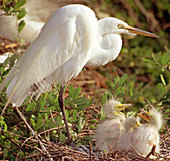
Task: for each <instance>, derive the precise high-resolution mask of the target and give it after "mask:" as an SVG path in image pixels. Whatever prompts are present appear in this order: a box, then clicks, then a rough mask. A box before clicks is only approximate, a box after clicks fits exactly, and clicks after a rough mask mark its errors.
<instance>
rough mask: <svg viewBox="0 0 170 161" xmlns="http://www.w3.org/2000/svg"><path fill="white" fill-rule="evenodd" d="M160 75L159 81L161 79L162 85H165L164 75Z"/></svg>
mask: <svg viewBox="0 0 170 161" xmlns="http://www.w3.org/2000/svg"><path fill="white" fill-rule="evenodd" d="M160 77H161V81H162V83H163V85H164V86H165V87H166V82H165V79H164V76H163V75H162V74H161V75H160Z"/></svg>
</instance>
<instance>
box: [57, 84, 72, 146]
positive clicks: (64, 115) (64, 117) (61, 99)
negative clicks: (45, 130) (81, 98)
mask: <svg viewBox="0 0 170 161" xmlns="http://www.w3.org/2000/svg"><path fill="white" fill-rule="evenodd" d="M63 89H64V87H63V86H62V85H61V88H60V93H59V97H58V102H59V106H60V108H61V112H62V115H63V119H64V123H65V127H66V131H67V136H68V139H67V141H66V143H67V144H71V143H72V142H73V139H72V137H71V135H70V132H69V127H68V122H67V118H66V113H65V107H64V103H63Z"/></svg>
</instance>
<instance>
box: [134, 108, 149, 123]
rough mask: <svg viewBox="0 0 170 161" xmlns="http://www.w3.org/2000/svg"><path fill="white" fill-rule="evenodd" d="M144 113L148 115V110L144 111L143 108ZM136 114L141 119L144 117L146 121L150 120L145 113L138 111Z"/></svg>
mask: <svg viewBox="0 0 170 161" xmlns="http://www.w3.org/2000/svg"><path fill="white" fill-rule="evenodd" d="M142 111H143V112H144V113H145V114H146V115H149V112H148V111H145V110H142ZM137 115H138V116H139V117H141V118H142V119H144V120H145V121H146V122H148V123H149V122H150V119H149V117H148V116H146V115H142V114H140V113H137Z"/></svg>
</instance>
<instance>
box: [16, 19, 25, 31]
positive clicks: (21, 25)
mask: <svg viewBox="0 0 170 161" xmlns="http://www.w3.org/2000/svg"><path fill="white" fill-rule="evenodd" d="M24 26H25V21H24V20H22V21H21V22H20V23H19V27H18V32H19V33H20V32H21V31H22V29H23V28H24Z"/></svg>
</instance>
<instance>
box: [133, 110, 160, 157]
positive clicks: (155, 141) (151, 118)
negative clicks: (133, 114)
mask: <svg viewBox="0 0 170 161" xmlns="http://www.w3.org/2000/svg"><path fill="white" fill-rule="evenodd" d="M143 111H144V110H143ZM145 113H146V114H147V115H148V117H146V116H144V115H142V114H138V115H139V116H141V117H142V118H143V119H145V120H146V121H147V122H148V123H146V124H142V126H139V127H138V128H137V129H136V130H135V132H134V133H133V143H132V146H133V147H134V148H135V150H136V151H137V152H138V153H140V154H141V155H144V156H147V155H148V154H149V153H150V152H151V150H152V148H153V146H156V149H155V151H156V152H157V153H159V152H160V148H159V141H160V136H159V130H160V129H161V127H162V124H163V121H162V116H161V113H160V112H158V111H157V110H156V109H155V108H154V107H152V109H150V110H149V112H147V111H145ZM151 157H152V158H155V157H153V156H151Z"/></svg>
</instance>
